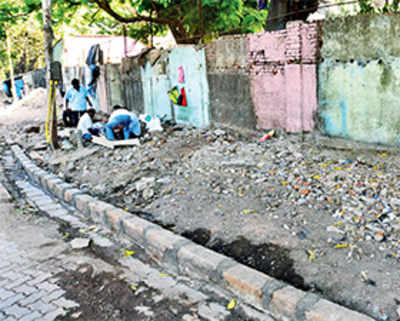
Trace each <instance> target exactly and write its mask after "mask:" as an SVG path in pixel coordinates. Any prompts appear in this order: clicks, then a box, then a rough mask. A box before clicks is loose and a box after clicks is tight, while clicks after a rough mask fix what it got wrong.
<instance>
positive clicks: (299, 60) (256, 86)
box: [248, 21, 319, 132]
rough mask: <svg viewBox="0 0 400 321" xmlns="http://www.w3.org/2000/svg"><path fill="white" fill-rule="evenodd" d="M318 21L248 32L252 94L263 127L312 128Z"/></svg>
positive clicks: (315, 91) (314, 112) (314, 113)
mask: <svg viewBox="0 0 400 321" xmlns="http://www.w3.org/2000/svg"><path fill="white" fill-rule="evenodd" d="M318 30H319V29H318V25H317V24H314V23H313V24H307V23H303V22H300V21H294V22H289V23H288V24H287V26H286V29H285V30H281V31H275V32H268V33H260V34H254V35H248V65H249V66H250V84H251V96H252V100H253V103H254V106H255V114H256V117H257V124H258V126H259V127H260V128H265V129H267V128H281V129H284V130H286V131H288V132H302V131H312V130H313V128H314V126H315V118H316V112H317V76H316V70H317V68H316V61H317V56H318V51H319V38H318Z"/></svg>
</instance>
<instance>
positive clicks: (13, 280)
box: [0, 151, 273, 321]
mask: <svg viewBox="0 0 400 321" xmlns="http://www.w3.org/2000/svg"><path fill="white" fill-rule="evenodd" d="M3 152H4V151H3ZM2 158H3V168H2V169H1V174H0V181H1V182H3V183H4V184H5V185H6V186H7V187H8V188H9V189H10V192H8V191H7V190H6V189H5V187H4V185H0V206H1V208H2V211H1V212H0V320H7V321H11V320H18V321H33V320H37V321H47V320H49V321H50V320H51V321H52V320H58V321H72V320H80V321H94V320H96V321H112V320H115V321H123V320H138V321H140V320H143V321H144V320H163V321H164V320H165V321H168V320H185V321H196V320H199V321H201V320H209V321H214V320H215V321H217V320H230V321H238V320H243V321H245V320H254V321H256V320H267V321H273V319H271V318H269V317H268V316H267V315H262V314H261V313H258V312H257V311H255V310H252V309H251V308H249V307H246V306H245V305H243V307H242V308H241V309H240V310H239V309H234V310H232V311H229V310H228V309H227V308H226V305H227V304H228V303H229V300H230V298H229V296H227V294H225V293H223V292H221V291H220V290H219V289H217V288H213V287H211V286H208V285H200V284H197V283H196V282H194V281H192V280H190V279H189V278H187V277H177V278H176V277H173V276H171V275H169V274H168V273H165V271H163V270H160V269H158V268H157V267H156V266H155V265H153V264H152V262H151V259H150V258H149V257H147V256H146V255H145V254H144V253H143V252H141V250H140V248H136V247H135V245H134V244H132V242H131V241H130V240H124V239H119V240H118V241H117V240H114V239H113V238H112V235H111V233H109V231H107V230H105V229H103V228H102V227H100V226H95V225H90V226H89V225H87V223H88V222H85V220H79V217H83V216H82V215H79V213H76V212H75V213H73V214H74V215H70V214H72V213H71V212H72V211H75V210H74V209H73V208H70V207H67V206H65V205H63V204H60V203H59V202H57V201H56V200H55V199H53V198H52V197H51V196H49V195H47V194H46V193H44V192H43V191H42V190H41V189H40V188H39V187H38V186H35V185H32V184H31V183H30V182H29V181H28V180H27V179H26V177H24V176H23V175H22V174H21V172H20V171H18V165H17V164H16V163H15V162H14V160H13V158H12V157H11V156H10V153H9V152H5V154H4V153H3V157H2ZM5 173H7V179H6V177H5V175H4V174H5ZM10 178H12V179H13V180H12V181H10V180H9V179H10ZM200 287H202V289H200Z"/></svg>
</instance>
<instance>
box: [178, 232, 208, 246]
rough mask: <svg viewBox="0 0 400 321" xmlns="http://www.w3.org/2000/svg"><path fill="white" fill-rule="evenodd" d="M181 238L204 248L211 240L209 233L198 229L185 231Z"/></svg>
mask: <svg viewBox="0 0 400 321" xmlns="http://www.w3.org/2000/svg"><path fill="white" fill-rule="evenodd" d="M182 236H183V237H186V238H188V239H190V240H192V241H193V242H195V243H197V244H200V245H203V246H205V245H206V244H207V243H208V242H209V241H210V239H211V232H210V231H209V230H206V229H205V228H199V229H197V230H194V231H186V232H184V233H182Z"/></svg>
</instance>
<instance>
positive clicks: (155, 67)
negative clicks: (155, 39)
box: [142, 46, 210, 128]
mask: <svg viewBox="0 0 400 321" xmlns="http://www.w3.org/2000/svg"><path fill="white" fill-rule="evenodd" d="M180 67H182V68H183V71H184V81H183V82H179V81H178V80H179V79H178V70H179V68H180ZM142 81H143V95H144V110H145V112H146V113H148V114H150V115H152V116H159V117H163V116H167V117H166V118H167V119H174V120H175V121H176V122H177V123H178V124H185V125H191V126H195V127H197V128H205V127H207V126H209V124H210V116H209V87H208V81H207V73H206V58H205V51H204V49H196V48H195V47H194V46H179V47H177V48H174V49H172V50H171V52H169V53H166V55H162V56H161V57H160V58H159V59H158V60H157V61H156V62H154V64H151V63H150V61H147V62H146V65H145V66H144V68H142ZM175 86H176V87H178V89H179V90H181V89H182V88H184V90H185V93H186V100H187V106H179V105H177V104H174V103H172V102H171V100H170V98H169V97H168V90H170V89H171V88H173V87H175Z"/></svg>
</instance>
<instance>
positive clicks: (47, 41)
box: [42, 0, 53, 88]
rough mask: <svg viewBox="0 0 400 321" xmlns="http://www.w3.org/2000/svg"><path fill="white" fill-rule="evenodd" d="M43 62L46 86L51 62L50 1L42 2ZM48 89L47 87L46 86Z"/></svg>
mask: <svg viewBox="0 0 400 321" xmlns="http://www.w3.org/2000/svg"><path fill="white" fill-rule="evenodd" d="M42 11H43V32H44V61H45V64H46V84H49V83H50V65H51V63H52V62H53V47H52V44H53V29H52V27H51V0H42ZM47 88H48V86H47Z"/></svg>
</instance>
